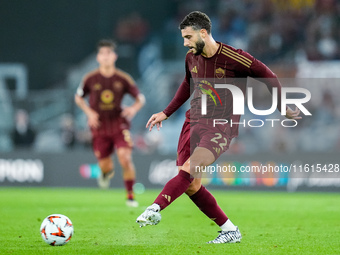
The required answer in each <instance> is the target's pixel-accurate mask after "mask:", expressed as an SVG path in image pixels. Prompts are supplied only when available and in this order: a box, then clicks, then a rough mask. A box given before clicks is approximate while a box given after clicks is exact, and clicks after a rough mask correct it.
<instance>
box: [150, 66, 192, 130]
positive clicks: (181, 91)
mask: <svg viewBox="0 0 340 255" xmlns="http://www.w3.org/2000/svg"><path fill="white" fill-rule="evenodd" d="M185 70H186V75H185V78H184V80H183V82H182V84H181V85H180V86H179V88H178V90H177V92H176V94H175V96H174V98H173V99H172V100H171V102H170V103H169V105H168V106H167V107H166V108H165V110H164V111H162V112H159V113H155V114H153V115H152V116H151V117H150V119H149V120H148V122H147V123H146V128H148V127H149V131H151V130H152V128H153V127H154V126H155V125H156V127H157V130H159V129H160V128H161V127H162V121H163V120H166V119H167V118H168V117H170V116H171V115H172V114H173V113H174V112H175V111H177V109H178V108H179V107H181V106H182V105H183V104H184V103H185V102H186V101H187V100H188V99H189V98H190V96H191V92H190V78H191V73H190V72H189V70H188V67H187V63H186V62H185Z"/></svg>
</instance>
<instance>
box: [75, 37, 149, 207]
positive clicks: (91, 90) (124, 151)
mask: <svg viewBox="0 0 340 255" xmlns="http://www.w3.org/2000/svg"><path fill="white" fill-rule="evenodd" d="M115 47H116V46H115V44H114V42H113V41H111V40H101V41H99V43H98V47H97V62H98V63H99V68H98V69H96V70H94V71H92V72H90V73H88V74H87V75H85V77H84V79H83V81H82V82H81V83H80V85H79V87H78V89H77V93H76V95H75V102H76V104H77V105H78V106H79V107H80V109H82V110H83V111H84V113H85V114H86V116H87V118H88V125H89V126H90V129H91V132H92V147H93V151H94V154H95V156H96V157H97V159H98V164H99V167H100V169H101V174H100V176H99V178H98V185H99V186H100V187H101V188H104V189H106V188H108V187H109V185H110V179H111V178H112V177H113V175H114V164H113V160H112V158H111V154H112V153H113V152H114V150H116V151H117V157H118V160H119V163H120V165H121V166H122V169H123V179H124V184H125V188H126V190H127V202H126V204H127V205H128V206H133V207H137V206H138V203H137V201H135V199H134V194H133V190H132V186H133V184H134V182H135V179H136V173H135V167H134V164H133V162H132V156H131V154H132V140H131V136H130V131H129V129H130V120H131V119H132V118H133V117H134V116H135V114H136V113H137V112H138V111H139V110H140V109H141V108H142V107H143V105H144V102H145V99H144V96H143V94H141V93H140V91H139V89H138V88H137V86H136V84H135V82H134V80H133V79H132V77H131V76H130V75H129V74H127V73H125V72H123V71H122V70H120V69H118V68H116V66H115V62H116V60H117V57H118V56H117V54H116V52H115ZM125 94H130V95H131V96H132V97H134V98H135V102H134V103H133V104H132V105H131V106H129V107H125V108H122V106H121V102H122V99H123V97H124V95H125ZM86 96H89V103H87V101H86V100H85V99H84V97H86Z"/></svg>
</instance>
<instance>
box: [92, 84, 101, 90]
mask: <svg viewBox="0 0 340 255" xmlns="http://www.w3.org/2000/svg"><path fill="white" fill-rule="evenodd" d="M93 89H94V90H101V89H102V85H101V84H100V83H96V84H94V86H93Z"/></svg>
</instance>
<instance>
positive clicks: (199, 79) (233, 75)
mask: <svg viewBox="0 0 340 255" xmlns="http://www.w3.org/2000/svg"><path fill="white" fill-rule="evenodd" d="M185 69H186V76H185V79H184V81H183V83H182V84H181V85H180V87H179V89H178V90H177V92H176V95H175V97H174V98H173V100H172V101H171V102H170V104H169V105H168V107H167V108H166V109H165V110H164V113H165V114H166V115H167V116H168V117H169V116H170V115H171V114H172V113H173V112H175V111H176V110H177V109H178V108H179V107H180V106H181V105H182V104H183V103H184V102H185V101H186V100H187V99H189V97H190V96H191V94H193V98H192V100H191V103H190V105H191V107H190V110H188V111H187V113H186V116H187V119H189V120H190V121H195V122H196V121H200V122H201V121H202V120H203V122H204V119H211V120H212V119H228V120H229V121H230V120H231V121H232V122H233V123H237V122H239V120H240V115H233V97H232V94H231V92H230V91H229V90H228V89H216V92H217V93H218V95H219V97H220V99H221V102H222V104H221V103H220V102H219V99H218V98H217V97H216V95H213V96H214V99H215V100H214V99H212V98H211V97H209V96H208V97H207V99H208V100H207V114H206V115H202V114H201V102H202V101H201V97H202V94H203V93H204V92H203V90H202V88H203V89H205V90H206V91H207V90H209V89H211V88H214V84H232V85H235V86H237V87H238V88H239V89H241V90H242V92H243V94H244V95H246V94H245V92H246V85H247V79H246V78H247V77H254V78H257V79H258V78H267V79H263V80H262V81H263V82H264V83H265V84H266V85H267V87H268V88H269V90H271V89H272V88H273V87H276V88H278V106H280V105H281V100H280V98H281V85H280V83H279V81H278V79H277V76H276V75H275V74H274V73H273V72H272V71H271V70H270V69H269V68H268V67H267V66H266V65H264V64H263V63H262V62H261V61H259V60H257V59H255V58H254V57H253V56H251V55H250V54H249V53H247V52H244V51H242V50H240V49H234V48H233V47H231V46H229V45H226V44H223V43H219V48H218V50H217V52H216V53H215V55H214V56H212V57H210V58H206V57H204V56H202V55H198V56H196V55H194V54H193V53H191V52H189V53H188V54H187V55H186V59H185ZM269 78H270V79H269ZM212 94H213V93H212ZM216 101H217V103H215V102H216ZM207 123H208V122H207ZM230 130H231V134H230V135H231V137H235V136H237V135H238V125H237V124H233V125H232V127H231V129H230Z"/></svg>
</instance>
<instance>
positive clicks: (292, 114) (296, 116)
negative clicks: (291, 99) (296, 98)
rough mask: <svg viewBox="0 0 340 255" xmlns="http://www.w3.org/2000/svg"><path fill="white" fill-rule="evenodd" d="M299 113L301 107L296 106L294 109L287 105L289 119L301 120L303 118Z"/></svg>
mask: <svg viewBox="0 0 340 255" xmlns="http://www.w3.org/2000/svg"><path fill="white" fill-rule="evenodd" d="M299 114H300V110H299V108H297V107H295V110H294V111H293V110H292V109H291V108H290V107H289V106H287V110H286V118H287V119H293V120H300V119H302V117H301V116H299Z"/></svg>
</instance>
